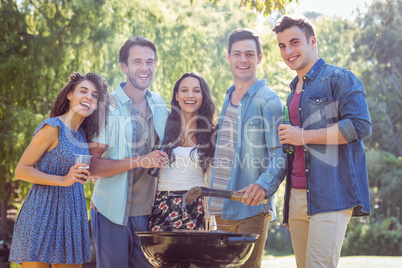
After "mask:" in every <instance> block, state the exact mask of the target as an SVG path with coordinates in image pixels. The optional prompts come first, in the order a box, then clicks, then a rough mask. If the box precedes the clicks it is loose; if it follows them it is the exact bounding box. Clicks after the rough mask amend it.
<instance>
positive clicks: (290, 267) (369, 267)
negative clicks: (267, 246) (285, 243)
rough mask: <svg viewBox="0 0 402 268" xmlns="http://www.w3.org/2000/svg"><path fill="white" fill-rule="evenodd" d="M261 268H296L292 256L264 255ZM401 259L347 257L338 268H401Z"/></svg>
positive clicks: (340, 261) (343, 258)
mask: <svg viewBox="0 0 402 268" xmlns="http://www.w3.org/2000/svg"><path fill="white" fill-rule="evenodd" d="M261 267H262V268H268V267H269V268H296V267H297V266H296V261H295V258H294V255H287V256H273V255H264V259H263V261H262V265H261ZM401 267H402V257H390V256H347V257H341V259H340V260H339V264H338V268H401Z"/></svg>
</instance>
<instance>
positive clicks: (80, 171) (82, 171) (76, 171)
mask: <svg viewBox="0 0 402 268" xmlns="http://www.w3.org/2000/svg"><path fill="white" fill-rule="evenodd" d="M86 167H87V165H85V164H83V163H78V164H75V165H74V166H72V167H71V168H70V170H69V171H68V173H67V175H66V176H64V177H63V179H62V186H64V187H68V186H71V185H73V184H74V183H75V182H78V183H81V184H85V183H86V181H87V180H88V179H89V171H88V169H86Z"/></svg>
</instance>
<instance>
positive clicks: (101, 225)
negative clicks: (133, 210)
mask: <svg viewBox="0 0 402 268" xmlns="http://www.w3.org/2000/svg"><path fill="white" fill-rule="evenodd" d="M90 215H91V228H92V239H93V241H94V244H95V250H96V267H97V268H115V267H121V268H126V267H128V268H147V267H149V268H152V267H153V265H151V264H150V263H149V262H148V261H147V259H146V258H145V255H144V253H143V252H142V250H141V244H140V239H139V237H138V235H137V234H136V233H135V232H136V231H148V216H135V217H130V218H129V220H128V223H127V226H125V225H119V224H115V223H113V222H111V221H110V220H109V219H107V218H106V217H105V216H103V215H102V214H100V213H99V212H98V211H95V210H94V209H91V211H90Z"/></svg>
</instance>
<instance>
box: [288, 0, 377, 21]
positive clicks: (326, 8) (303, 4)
mask: <svg viewBox="0 0 402 268" xmlns="http://www.w3.org/2000/svg"><path fill="white" fill-rule="evenodd" d="M372 2H373V0H299V4H296V3H291V4H290V5H288V6H287V8H286V12H290V11H293V12H297V13H303V12H306V11H315V12H319V13H323V14H325V15H328V16H331V17H332V16H338V17H342V18H344V19H350V20H353V19H354V18H355V16H356V15H357V13H356V8H357V7H359V8H360V10H361V12H363V13H364V12H365V11H367V6H369V5H370V4H371V3H372ZM293 12H292V13H293Z"/></svg>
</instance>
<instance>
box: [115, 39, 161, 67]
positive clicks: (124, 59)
mask: <svg viewBox="0 0 402 268" xmlns="http://www.w3.org/2000/svg"><path fill="white" fill-rule="evenodd" d="M133 46H142V47H150V48H151V49H152V50H153V51H154V54H155V62H157V61H158V52H157V51H156V46H155V44H154V43H153V42H152V41H151V40H149V39H147V38H145V37H143V36H133V37H131V38H130V39H128V40H127V41H126V42H125V43H124V45H123V46H122V47H121V48H120V53H119V62H120V63H124V64H126V65H128V55H129V53H130V48H131V47H133Z"/></svg>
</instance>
